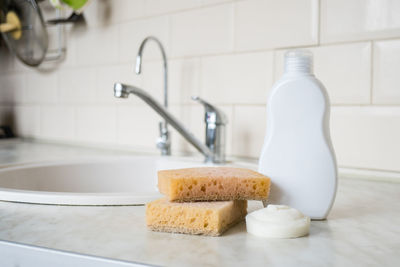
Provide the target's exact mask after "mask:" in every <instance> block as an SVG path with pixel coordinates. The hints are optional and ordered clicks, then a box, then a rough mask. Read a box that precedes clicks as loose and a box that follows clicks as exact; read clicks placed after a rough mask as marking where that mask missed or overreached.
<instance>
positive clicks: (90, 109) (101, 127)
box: [76, 106, 117, 143]
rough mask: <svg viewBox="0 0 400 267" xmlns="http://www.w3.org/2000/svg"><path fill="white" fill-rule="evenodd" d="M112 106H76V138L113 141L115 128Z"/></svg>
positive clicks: (89, 140)
mask: <svg viewBox="0 0 400 267" xmlns="http://www.w3.org/2000/svg"><path fill="white" fill-rule="evenodd" d="M116 121H117V118H116V108H115V107H114V106H109V107H108V106H82V107H77V108H76V139H77V140H78V141H83V142H89V143H114V142H115V141H116V128H117V122H116Z"/></svg>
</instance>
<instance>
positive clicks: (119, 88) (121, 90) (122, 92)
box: [114, 83, 129, 98]
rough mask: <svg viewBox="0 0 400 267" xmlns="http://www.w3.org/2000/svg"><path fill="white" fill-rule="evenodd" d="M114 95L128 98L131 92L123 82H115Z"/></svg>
mask: <svg viewBox="0 0 400 267" xmlns="http://www.w3.org/2000/svg"><path fill="white" fill-rule="evenodd" d="M114 96H115V97H117V98H128V96H129V93H128V92H126V89H125V87H124V86H123V85H122V84H121V83H116V84H114Z"/></svg>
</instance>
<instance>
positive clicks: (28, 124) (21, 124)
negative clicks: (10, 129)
mask: <svg viewBox="0 0 400 267" xmlns="http://www.w3.org/2000/svg"><path fill="white" fill-rule="evenodd" d="M14 130H15V133H16V134H17V135H18V136H23V137H37V136H40V111H39V107H38V106H31V105H29V106H15V107H14Z"/></svg>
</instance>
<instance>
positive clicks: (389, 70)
mask: <svg viewBox="0 0 400 267" xmlns="http://www.w3.org/2000/svg"><path fill="white" fill-rule="evenodd" d="M373 70H374V71H373V73H374V77H373V93H372V95H373V102H374V103H377V104H400V87H399V85H400V75H399V70H400V40H392V41H380V42H376V43H375V44H374V69H373Z"/></svg>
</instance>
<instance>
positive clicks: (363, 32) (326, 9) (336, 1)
mask: <svg viewBox="0 0 400 267" xmlns="http://www.w3.org/2000/svg"><path fill="white" fill-rule="evenodd" d="M399 14H400V1H397V0H379V1H373V0H370V1H367V0H352V1H348V0H322V1H321V42H322V43H325V42H342V41H354V40H366V39H375V38H387V37H397V36H400V17H399Z"/></svg>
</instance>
